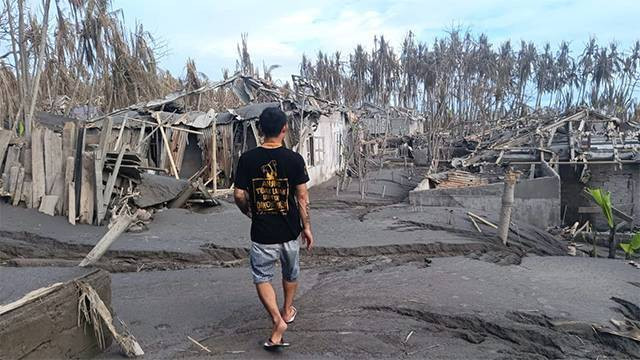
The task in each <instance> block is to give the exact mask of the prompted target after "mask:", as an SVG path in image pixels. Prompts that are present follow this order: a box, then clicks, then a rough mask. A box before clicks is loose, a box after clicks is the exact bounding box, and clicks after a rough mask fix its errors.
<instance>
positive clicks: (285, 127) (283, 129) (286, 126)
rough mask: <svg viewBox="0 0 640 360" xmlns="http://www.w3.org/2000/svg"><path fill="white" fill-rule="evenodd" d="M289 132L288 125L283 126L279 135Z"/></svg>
mask: <svg viewBox="0 0 640 360" xmlns="http://www.w3.org/2000/svg"><path fill="white" fill-rule="evenodd" d="M288 130H289V124H286V123H285V124H284V126H283V127H282V130H280V134H286V133H287V131H288Z"/></svg>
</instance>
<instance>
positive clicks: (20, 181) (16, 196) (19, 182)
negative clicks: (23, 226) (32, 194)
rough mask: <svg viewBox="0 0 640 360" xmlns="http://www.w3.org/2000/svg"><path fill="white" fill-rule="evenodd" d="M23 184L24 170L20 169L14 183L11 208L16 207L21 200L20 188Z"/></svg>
mask: <svg viewBox="0 0 640 360" xmlns="http://www.w3.org/2000/svg"><path fill="white" fill-rule="evenodd" d="M23 183H24V168H23V167H21V168H20V171H19V172H18V179H17V181H16V186H15V191H14V193H13V203H12V205H13V206H18V204H19V203H20V200H22V188H23Z"/></svg>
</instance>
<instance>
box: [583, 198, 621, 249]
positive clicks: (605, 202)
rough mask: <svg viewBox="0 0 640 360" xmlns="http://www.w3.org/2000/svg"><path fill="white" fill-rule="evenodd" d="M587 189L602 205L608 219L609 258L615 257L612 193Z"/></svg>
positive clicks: (603, 212) (594, 199)
mask: <svg viewBox="0 0 640 360" xmlns="http://www.w3.org/2000/svg"><path fill="white" fill-rule="evenodd" d="M585 191H586V192H587V193H588V194H589V195H591V197H592V198H593V201H595V202H596V204H598V205H599V206H600V208H601V209H602V214H603V215H604V217H605V218H606V219H607V225H608V226H609V258H611V259H613V258H615V257H616V242H615V238H616V224H615V222H614V220H613V205H612V204H611V193H610V192H608V191H606V190H602V189H591V188H587V189H586V190H585ZM594 236H595V234H594Z"/></svg>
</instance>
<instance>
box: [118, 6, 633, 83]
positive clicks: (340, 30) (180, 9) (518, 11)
mask: <svg viewBox="0 0 640 360" xmlns="http://www.w3.org/2000/svg"><path fill="white" fill-rule="evenodd" d="M113 7H114V9H118V8H121V9H123V11H124V15H125V20H126V23H127V24H128V25H129V26H132V25H134V24H135V23H136V21H138V22H141V23H142V24H143V25H144V27H145V28H146V29H147V30H148V31H150V32H151V33H152V34H154V36H156V38H157V39H158V40H160V41H161V42H162V43H163V44H164V45H165V46H166V49H165V50H167V54H166V55H165V56H163V57H162V58H161V64H160V65H161V67H163V68H165V69H168V70H170V71H171V72H172V73H174V74H175V75H178V76H182V75H184V64H185V60H186V59H187V58H188V57H191V58H193V59H195V61H196V65H197V66H198V69H199V70H200V71H202V72H204V73H206V74H207V75H208V76H209V77H210V78H211V79H212V80H215V79H219V78H220V77H221V69H222V68H225V67H226V68H229V69H230V70H233V69H234V67H235V59H236V58H237V55H236V54H237V53H236V44H237V43H238V42H239V41H240V34H241V33H248V36H249V38H248V40H249V52H250V54H251V56H252V60H253V62H254V64H259V65H261V64H262V63H263V62H264V63H266V64H267V65H272V64H279V65H281V66H282V67H281V68H279V69H276V70H275V71H274V73H273V74H274V77H276V78H278V79H289V76H290V74H291V73H297V72H298V64H299V61H300V57H301V55H302V54H303V53H306V54H308V55H312V56H313V55H315V54H316V52H317V50H323V51H331V52H332V51H336V50H339V51H341V52H342V53H343V54H346V53H348V52H350V51H351V50H352V49H353V48H354V47H355V45H356V44H358V43H361V44H362V45H364V46H366V47H369V46H371V44H372V42H373V36H374V35H380V34H383V35H384V36H385V38H388V39H389V40H391V43H392V45H394V47H396V48H397V49H399V48H400V42H401V40H402V38H403V37H404V36H405V34H406V33H407V32H408V31H409V30H412V31H413V32H414V33H415V34H416V35H417V37H418V38H419V39H420V40H423V41H427V42H429V43H430V42H432V41H433V39H434V38H436V37H442V36H444V35H445V31H446V30H447V29H449V28H451V27H452V26H460V27H462V28H463V29H469V30H471V31H472V32H473V33H475V34H478V33H480V32H484V33H486V34H487V35H488V36H489V40H490V41H491V42H492V43H494V44H498V43H500V42H502V41H504V40H507V39H511V40H512V42H513V44H514V45H518V44H519V42H520V40H521V39H524V40H531V41H534V42H535V43H537V44H540V45H541V44H544V43H545V42H547V41H548V42H550V43H551V44H552V46H554V47H556V46H557V44H558V43H559V42H560V41H561V40H567V41H570V42H571V44H572V48H573V49H574V52H575V53H577V52H578V51H580V50H579V49H581V47H582V45H583V44H584V43H585V42H586V41H587V40H588V39H589V37H590V36H595V37H597V39H598V40H599V42H601V43H602V42H609V41H616V42H617V43H618V44H619V45H620V46H621V48H622V50H625V51H626V50H627V48H629V47H630V46H631V44H632V43H633V42H634V41H635V40H637V39H640V25H639V24H638V22H640V1H636V0H608V1H600V0H582V1H579V0H556V1H551V0H538V1H517V0H511V1H508V0H476V1H473V0H440V1H414V0H395V1H383V0H372V1H357V0H342V1H340V0H326V1H322V0H316V1H295V0H285V1H241V0H235V1H212V0H180V1H178V0H113Z"/></svg>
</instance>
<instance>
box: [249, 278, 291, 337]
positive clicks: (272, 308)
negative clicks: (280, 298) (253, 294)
mask: <svg viewBox="0 0 640 360" xmlns="http://www.w3.org/2000/svg"><path fill="white" fill-rule="evenodd" d="M256 290H258V297H259V298H260V301H261V302H262V305H264V308H265V309H266V310H267V312H268V313H269V315H270V316H271V320H272V321H273V329H272V331H271V338H270V339H271V341H272V342H273V343H276V344H277V343H280V342H282V335H283V334H284V332H285V331H286V330H287V323H285V322H284V320H282V316H281V315H280V310H278V302H277V301H276V292H275V291H274V290H273V286H271V283H268V282H263V283H259V284H256Z"/></svg>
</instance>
